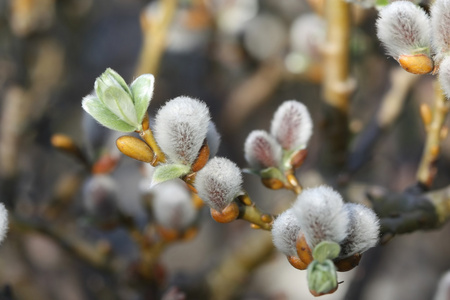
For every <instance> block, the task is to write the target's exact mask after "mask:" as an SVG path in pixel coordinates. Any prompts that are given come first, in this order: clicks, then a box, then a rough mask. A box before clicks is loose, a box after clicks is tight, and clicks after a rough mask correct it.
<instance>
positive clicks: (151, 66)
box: [135, 0, 178, 77]
mask: <svg viewBox="0 0 450 300" xmlns="http://www.w3.org/2000/svg"><path fill="white" fill-rule="evenodd" d="M177 2H178V1H177V0H160V1H159V3H160V10H159V15H157V16H149V15H146V12H143V13H142V15H141V27H142V32H143V42H142V43H143V44H142V49H141V54H140V57H139V62H138V65H137V67H136V72H135V77H137V76H139V75H142V74H146V73H150V74H153V75H155V76H156V74H157V73H158V70H159V65H160V61H161V57H162V55H163V53H164V49H165V48H166V39H167V33H168V31H169V27H170V24H171V23H172V19H173V16H174V14H175V11H176V8H177Z"/></svg>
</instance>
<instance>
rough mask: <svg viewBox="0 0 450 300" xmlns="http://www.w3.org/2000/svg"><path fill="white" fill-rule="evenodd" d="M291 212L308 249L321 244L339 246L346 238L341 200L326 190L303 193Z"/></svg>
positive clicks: (346, 221) (346, 224)
mask: <svg viewBox="0 0 450 300" xmlns="http://www.w3.org/2000/svg"><path fill="white" fill-rule="evenodd" d="M293 210H294V213H295V216H296V217H297V220H298V224H299V226H300V228H301V229H302V231H303V233H304V235H305V239H306V242H307V243H308V245H309V246H310V247H311V249H314V247H315V246H316V245H317V244H319V243H320V242H322V241H332V242H336V243H340V242H342V241H343V240H344V239H345V237H346V236H347V227H348V221H349V220H348V217H347V213H346V211H345V210H344V205H343V201H342V197H341V195H340V194H339V193H338V192H336V191H334V190H333V189H332V188H330V187H328V186H319V187H315V188H309V189H306V190H304V191H303V192H302V193H301V194H300V195H299V196H298V197H297V200H296V201H295V203H294V205H293Z"/></svg>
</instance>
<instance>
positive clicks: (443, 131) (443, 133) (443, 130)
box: [439, 125, 448, 140]
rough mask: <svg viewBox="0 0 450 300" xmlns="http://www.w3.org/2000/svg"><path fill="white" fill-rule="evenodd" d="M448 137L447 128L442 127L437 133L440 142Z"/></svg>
mask: <svg viewBox="0 0 450 300" xmlns="http://www.w3.org/2000/svg"><path fill="white" fill-rule="evenodd" d="M447 136H448V127H447V126H445V125H444V126H442V128H441V131H440V132H439V137H440V139H441V140H445V139H446V138H447Z"/></svg>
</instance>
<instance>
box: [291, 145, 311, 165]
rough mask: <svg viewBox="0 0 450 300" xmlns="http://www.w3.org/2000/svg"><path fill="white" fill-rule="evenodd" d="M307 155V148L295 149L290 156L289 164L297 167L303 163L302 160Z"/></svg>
mask: <svg viewBox="0 0 450 300" xmlns="http://www.w3.org/2000/svg"><path fill="white" fill-rule="evenodd" d="M307 155H308V150H306V149H302V150H299V151H297V152H296V153H295V154H293V155H292V157H291V166H292V167H293V168H294V169H297V168H299V167H300V166H301V165H302V164H303V162H304V161H305V159H306V156H307Z"/></svg>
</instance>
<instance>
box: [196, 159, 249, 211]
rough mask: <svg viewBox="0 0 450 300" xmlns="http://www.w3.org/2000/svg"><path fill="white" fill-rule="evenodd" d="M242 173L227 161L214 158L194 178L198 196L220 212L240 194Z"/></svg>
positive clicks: (232, 163)
mask: <svg viewBox="0 0 450 300" xmlns="http://www.w3.org/2000/svg"><path fill="white" fill-rule="evenodd" d="M241 186H242V173H241V170H240V169H239V168H238V166H237V165H236V164H235V163H234V162H232V161H231V160H229V159H226V158H223V157H214V158H213V159H211V160H210V161H208V163H207V164H206V166H205V167H203V169H201V170H200V171H199V172H198V173H197V176H196V178H195V188H196V189H197V191H198V195H199V196H200V198H202V200H203V201H204V202H205V203H206V204H207V205H208V206H209V207H212V208H214V209H215V210H217V211H219V212H220V211H222V210H223V209H224V208H225V207H226V206H227V205H228V204H230V203H231V201H233V199H234V198H235V197H236V196H238V195H239V194H240V193H241V190H242V188H241Z"/></svg>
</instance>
